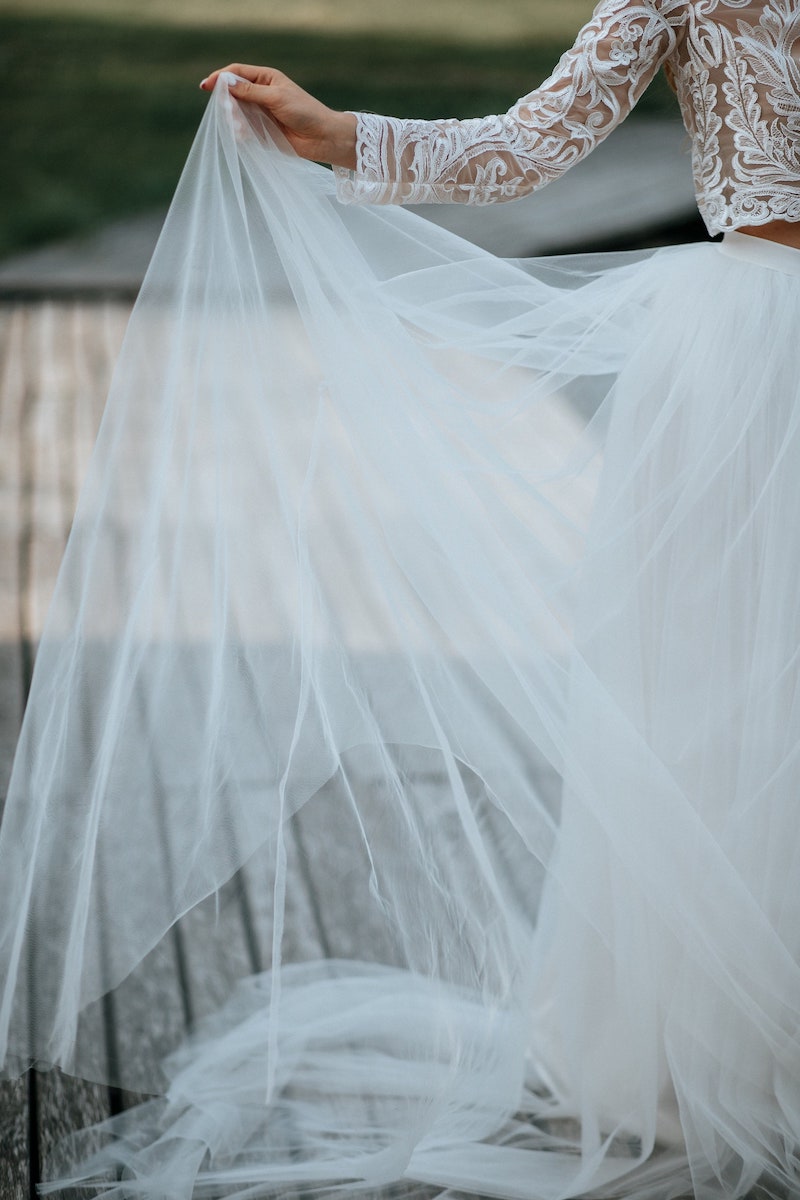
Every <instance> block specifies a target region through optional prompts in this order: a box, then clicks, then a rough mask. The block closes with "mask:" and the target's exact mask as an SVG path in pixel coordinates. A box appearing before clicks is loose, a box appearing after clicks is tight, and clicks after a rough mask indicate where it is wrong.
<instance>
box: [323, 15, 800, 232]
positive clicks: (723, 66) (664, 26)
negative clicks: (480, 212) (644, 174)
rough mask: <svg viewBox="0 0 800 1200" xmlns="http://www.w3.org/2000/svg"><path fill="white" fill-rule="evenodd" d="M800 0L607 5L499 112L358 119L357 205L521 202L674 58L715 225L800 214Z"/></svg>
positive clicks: (624, 110) (697, 172) (613, 121)
mask: <svg viewBox="0 0 800 1200" xmlns="http://www.w3.org/2000/svg"><path fill="white" fill-rule="evenodd" d="M799 56H800V5H798V2H797V0H603V2H602V3H600V4H599V5H598V7H597V8H596V9H595V12H594V14H593V16H592V18H591V20H590V21H589V22H588V23H587V24H586V25H585V26H584V28H583V29H582V30H581V32H580V34H579V35H578V38H577V40H576V42H575V45H574V46H573V47H572V48H571V49H570V50H568V51H567V53H566V54H564V55H563V57H562V58H561V60H560V62H559V63H558V65H557V67H556V69H555V71H554V72H553V74H552V75H551V76H550V77H549V78H548V79H547V80H545V82H544V83H543V84H542V85H541V87H539V88H537V89H536V90H535V91H533V92H531V93H530V94H529V95H527V96H524V97H523V98H522V99H521V100H519V101H517V103H516V104H515V105H514V106H513V107H512V108H511V109H509V111H508V112H507V113H505V114H502V115H499V116H489V117H481V118H476V119H473V120H466V121H459V120H456V119H446V120H439V121H417V120H400V119H397V118H393V117H380V116H375V115H374V114H370V113H359V114H358V131H357V169H356V171H355V172H348V171H344V170H342V169H339V168H337V171H336V174H337V181H338V190H339V197H340V199H342V200H343V201H345V202H350V203H382V204H389V203H395V204H403V203H425V202H439V203H441V202H444V201H455V202H462V203H466V204H489V203H494V202H497V201H504V200H514V199H517V198H518V197H520V196H523V195H525V194H526V193H528V192H532V191H535V190H536V189H537V188H540V187H543V186H544V185H545V184H546V183H548V182H550V180H553V179H556V178H558V176H559V175H562V174H563V173H564V172H565V171H566V170H567V169H568V168H569V167H571V166H573V165H574V164H575V163H577V162H579V161H580V160H581V159H582V158H585V157H586V155H587V154H589V153H590V152H591V151H592V150H593V149H594V147H595V146H596V145H598V143H599V142H601V141H602V140H603V139H604V138H605V137H606V136H607V135H608V134H609V133H611V131H612V130H613V129H614V128H616V126H617V125H618V124H619V123H620V122H621V121H622V120H623V119H624V118H625V117H626V116H627V114H628V113H629V112H630V110H631V109H632V108H633V106H634V105H635V104H636V102H637V100H638V99H639V97H640V96H641V94H642V92H643V91H644V90H645V88H646V87H647V86H648V84H649V83H650V81H651V80H652V79H653V77H654V76H655V74H656V73H657V71H658V69H659V67H661V66H662V65H665V66H666V67H667V69H668V71H669V74H670V76H671V78H672V80H673V81H674V84H675V87H676V90H677V93H678V98H679V101H680V105H681V111H682V114H683V119H684V123H685V124H686V128H687V129H688V131H689V133H690V135H691V138H692V162H693V171H694V179H695V190H696V194H697V200H698V204H699V207H700V211H701V213H702V214H703V217H704V219H705V222H706V225H707V226H708V229H709V231H710V232H711V233H718V232H721V231H722V230H725V229H735V228H737V227H739V226H741V225H748V224H751V225H754V224H764V223H765V222H767V221H770V220H773V219H775V218H778V217H782V218H784V219H788V220H800V57H799Z"/></svg>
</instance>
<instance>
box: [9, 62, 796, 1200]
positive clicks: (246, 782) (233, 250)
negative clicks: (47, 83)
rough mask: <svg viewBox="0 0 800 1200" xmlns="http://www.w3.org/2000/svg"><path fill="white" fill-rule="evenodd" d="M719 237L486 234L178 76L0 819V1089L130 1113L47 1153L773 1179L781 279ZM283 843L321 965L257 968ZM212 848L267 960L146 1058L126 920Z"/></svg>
mask: <svg viewBox="0 0 800 1200" xmlns="http://www.w3.org/2000/svg"><path fill="white" fill-rule="evenodd" d="M223 82H224V81H223ZM754 242H755V239H741V238H740V239H739V243H736V241H735V240H734V242H733V243H729V244H728V245H727V247H723V248H722V249H721V248H720V247H718V246H715V245H710V244H709V245H701V246H687V247H681V248H677V249H675V250H665V251H658V252H655V253H652V252H648V253H642V254H633V255H630V254H623V255H616V256H613V257H609V256H603V257H602V258H593V257H570V258H563V259H550V260H539V261H536V260H533V261H530V262H512V261H501V260H497V259H494V258H492V257H491V256H489V255H487V254H485V253H483V252H482V251H480V250H478V249H476V248H475V247H473V246H471V245H468V244H467V243H464V242H462V241H461V240H459V239H458V238H456V237H454V236H452V235H450V234H448V233H446V232H445V231H443V230H441V229H438V228H435V227H433V226H431V225H429V224H427V223H426V222H424V221H423V220H422V219H420V218H418V217H416V216H415V215H413V214H410V213H408V212H405V211H403V210H400V209H393V210H387V209H377V210H367V209H361V208H342V207H340V206H339V205H338V204H337V202H336V199H335V187H334V181H333V178H332V176H331V174H330V172H328V171H326V170H324V169H322V168H319V167H315V166H312V165H309V164H306V163H302V162H300V161H298V160H297V159H296V158H295V157H294V156H293V155H292V154H291V153H290V152H289V151H288V148H287V147H286V146H285V144H283V142H282V140H281V138H280V136H279V134H278V133H277V132H276V131H275V130H274V128H273V127H271V126H270V125H269V123H268V122H267V121H266V120H265V118H264V117H263V116H262V115H260V114H259V113H258V112H257V111H251V110H250V109H249V108H247V107H240V106H238V105H237V104H236V103H235V102H234V101H233V100H232V99H231V98H230V96H229V94H228V92H227V89H226V88H225V87H224V86H222V87H218V88H217V90H216V92H215V94H214V97H213V99H212V101H211V102H210V105H209V110H208V113H207V115H206V117H205V119H204V122H203V125H202V127H201V130H200V133H199V135H198V138H197V140H196V143H195V145H194V147H193V150H192V152H191V156H190V159H189V162H188V164H187V167H186V170H185V173H184V175H183V178H182V180H181V183H180V186H179V189H178V192H177V195H176V198H175V201H174V204H173V206H172V209H171V211H170V214H169V217H168V219H167V222H166V225H165V228H164V231H163V233H162V236H161V240H160V242H159V245H158V247H157V250H156V253H155V256H154V259H153V262H152V265H151V268H150V270H149V273H148V276H147V279H146V281H145V285H144V287H143V290H142V293H141V296H140V298H139V301H138V302H137V305H136V308H135V310H134V313H133V316H132V319H131V322H130V326H129V329H128V332H127V335H126V339H125V343H124V345H123V349H122V353H121V357H120V361H119V365H118V369H117V371H116V374H115V377H114V381H113V384H112V388H111V392H110V396H109V400H108V405H107V410H106V413H105V417H104V420H103V424H102V427H101V430H100V434H99V438H98V443H97V447H96V451H95V454H94V458H93V461H92V464H91V468H90V472H89V477H88V479H87V482H86V485H85V488H84V491H83V494H82V496H81V500H80V504H79V508H78V512H77V514H76V518H75V522H74V526H73V530H72V534H71V538H70V541H69V545H68V548H67V552H66V556H65V559H64V563H63V567H62V570H61V573H60V577H59V581H58V585H57V591H56V596H55V599H54V602H53V607H52V610H51V612H50V616H49V619H48V624H47V627H46V630H45V634H44V637H43V640H42V644H41V646H40V649H39V653H38V658H37V664H36V671H35V677H34V682H33V689H32V693H31V697H30V703H29V707H28V711H27V714H26V720H25V725H24V729H23V734H22V738H21V742H20V746H19V750H18V755H17V759H16V765H15V770H14V775H13V779H12V783H11V790H10V794H9V798H8V803H7V807H6V813H5V819H4V822H3V826H2V831H1V832H0V979H2V981H3V983H2V987H3V990H2V994H1V1003H0V1045H1V1046H3V1047H4V1048H5V1063H6V1069H7V1070H8V1071H10V1072H11V1073H13V1072H14V1071H16V1070H20V1069H22V1068H23V1067H24V1066H25V1065H26V1064H27V1063H28V1062H29V1061H35V1062H38V1063H40V1064H43V1065H47V1064H58V1065H60V1066H62V1067H63V1068H65V1069H66V1070H68V1071H72V1072H75V1073H77V1074H81V1075H84V1076H86V1077H87V1078H90V1079H92V1078H93V1079H101V1080H104V1079H110V1080H112V1081H113V1082H115V1083H121V1084H123V1085H126V1086H129V1087H133V1088H137V1089H140V1090H149V1091H152V1092H158V1093H160V1092H166V1097H165V1098H164V1099H158V1100H153V1101H151V1102H150V1103H148V1104H145V1105H144V1106H143V1107H141V1108H139V1109H134V1110H133V1111H132V1112H130V1113H128V1114H125V1115H124V1116H123V1117H121V1118H118V1119H116V1120H115V1121H114V1122H112V1124H111V1125H110V1126H109V1128H108V1132H109V1134H113V1137H110V1139H109V1143H108V1145H107V1146H106V1148H105V1149H103V1150H101V1151H100V1152H99V1153H98V1154H97V1155H96V1156H95V1157H94V1158H93V1159H92V1160H91V1161H87V1160H86V1153H87V1150H86V1146H87V1145H88V1143H84V1142H82V1141H81V1140H80V1139H78V1142H77V1143H76V1146H75V1147H74V1148H73V1151H72V1155H73V1159H74V1163H75V1165H74V1167H73V1168H72V1173H71V1175H70V1178H71V1179H73V1180H76V1179H79V1178H80V1179H84V1180H85V1179H88V1178H92V1179H107V1178H108V1176H107V1174H106V1172H107V1170H108V1168H109V1166H110V1165H116V1166H117V1167H120V1168H121V1171H122V1174H121V1176H120V1181H119V1182H117V1183H114V1182H113V1181H112V1182H110V1183H107V1186H106V1189H105V1190H104V1189H103V1188H102V1187H101V1188H100V1191H101V1192H102V1194H108V1195H114V1196H117V1197H122V1196H135V1195H140V1196H148V1197H156V1196H157V1197H167V1196H168V1197H170V1198H171V1200H174V1198H176V1197H186V1198H187V1200H188V1197H190V1196H191V1195H192V1194H193V1192H194V1194H195V1195H199V1196H203V1195H225V1196H235V1197H242V1198H243V1197H245V1196H248V1197H250V1196H256V1195H263V1196H268V1195H282V1196H286V1195H287V1194H290V1193H291V1191H292V1189H293V1188H296V1189H297V1191H298V1194H302V1195H303V1196H306V1197H313V1196H316V1195H322V1194H334V1195H335V1194H343V1195H344V1194H346V1195H353V1194H357V1193H358V1192H359V1191H365V1190H369V1189H376V1188H382V1187H383V1186H385V1185H389V1184H395V1185H398V1188H399V1190H395V1191H394V1192H393V1195H401V1194H407V1195H414V1194H417V1193H419V1194H423V1190H424V1188H428V1189H431V1190H432V1191H433V1193H434V1194H439V1193H441V1194H442V1195H454V1194H455V1190H459V1189H460V1190H462V1191H466V1192H469V1193H473V1194H481V1195H486V1196H489V1195H491V1196H499V1197H506V1198H507V1200H512V1198H514V1197H525V1198H526V1200H534V1198H536V1200H555V1198H556V1197H566V1196H578V1195H584V1194H587V1193H589V1192H591V1194H596V1195H599V1196H609V1197H610V1196H629V1197H638V1198H641V1200H644V1198H645V1197H653V1198H656V1197H660V1198H662V1200H666V1198H667V1197H672V1196H678V1195H681V1194H682V1193H684V1192H688V1191H690V1190H691V1189H694V1194H695V1195H696V1196H700V1197H705V1196H719V1195H728V1196H743V1195H745V1194H746V1192H747V1191H748V1190H749V1189H750V1188H751V1187H752V1186H753V1185H754V1184H755V1183H756V1181H757V1180H758V1179H759V1177H761V1176H764V1175H765V1173H766V1175H765V1178H766V1186H767V1191H768V1193H774V1194H779V1192H780V1188H781V1187H788V1188H790V1189H791V1187H792V1186H796V1184H797V1175H796V1170H797V1167H796V1153H797V1143H798V1133H799V1132H800V1101H799V1100H798V1095H797V1088H796V1081H797V1078H798V1076H799V1075H800V1048H799V1047H798V1030H797V996H798V994H800V966H799V965H798V957H799V955H800V911H798V910H799V908H800V905H799V903H798V896H797V888H796V886H795V883H794V881H795V880H796V877H797V867H798V854H799V851H800V846H799V844H798V831H797V830H798V826H797V820H796V786H795V784H796V778H797V755H798V729H799V726H798V720H799V719H800V698H798V694H797V678H798V673H797V647H798V645H800V600H799V599H798V590H797V587H796V577H797V562H796V558H797V556H796V553H795V550H794V546H795V544H796V530H797V528H798V527H799V526H800V490H798V487H797V476H798V461H800V428H799V427H798V425H799V421H798V418H799V416H800V407H799V406H798V401H800V395H798V380H799V379H800V371H799V370H798V366H800V363H799V362H798V351H797V339H796V331H797V328H798V327H800V324H799V323H800V278H798V275H797V273H793V270H792V269H793V268H794V266H795V263H796V261H797V257H798V256H797V255H796V254H795V253H794V252H792V251H788V250H786V251H780V250H779V251H777V258H778V261H777V262H775V263H772V262H770V261H769V260H768V257H767V252H766V251H765V252H764V254H761V253H760V250H759V249H755V250H754V249H753V243H754ZM741 243H746V251H745V252H741V253H739V254H737V253H736V246H737V244H739V245H740V248H741ZM770 251H771V252H773V253H774V252H775V247H771V248H770ZM748 254H749V255H750V258H752V259H753V261H750V259H748ZM554 784H555V786H554ZM301 820H306V821H310V826H309V828H310V830H311V831H312V836H313V831H314V830H315V829H316V830H319V831H320V832H319V834H318V836H320V837H321V838H323V839H325V838H328V837H329V836H331V835H330V831H332V830H338V831H340V833H341V831H345V833H344V842H343V845H344V853H345V854H346V855H347V857H348V869H347V892H348V894H347V896H346V903H347V904H349V905H350V907H351V911H352V912H353V913H354V914H356V913H357V914H358V927H359V928H360V929H369V930H370V931H371V933H370V936H369V938H367V939H363V940H362V941H359V943H358V944H356V945H354V946H353V948H352V953H351V954H350V955H349V957H348V958H347V959H341V958H340V959H337V960H319V961H302V960H303V954H302V951H301V950H297V949H296V948H293V944H292V937H291V929H292V921H293V920H295V921H296V917H293V916H292V912H293V908H292V906H293V902H294V897H295V895H296V894H297V892H298V890H299V888H300V883H301V881H300V875H301V873H302V869H303V864H302V862H298V859H297V856H296V855H295V854H294V853H293V851H292V850H291V847H290V843H291V838H292V831H293V829H294V827H295V825H296V824H297V822H298V821H301ZM326 831H328V832H327V833H326ZM332 844H333V843H332V842H331V845H332ZM331 853H333V851H332V850H331ZM243 866H245V867H246V868H247V869H249V870H251V872H252V873H253V875H254V877H255V878H257V880H258V881H259V888H260V892H259V895H260V896H261V898H262V900H263V903H262V904H261V905H260V907H259V909H258V911H257V912H256V913H254V920H255V921H256V923H257V925H258V934H259V937H260V938H261V943H262V945H263V946H265V947H266V948H267V958H268V959H269V963H268V965H269V966H270V969H269V970H267V971H262V972H260V973H257V974H255V975H252V974H249V973H248V972H246V971H243V972H241V973H242V974H243V975H249V977H246V978H242V979H238V980H237V979H236V978H235V977H233V975H231V974H229V973H227V972H224V971H222V970H217V971H214V970H212V969H211V967H209V971H208V974H207V977H206V982H205V992H204V993H203V994H202V995H199V996H198V997H197V998H196V1000H197V1003H196V1015H198V1017H202V1014H203V1013H206V1014H207V1015H206V1016H205V1017H202V1019H199V1020H198V1022H197V1030H196V1032H195V1034H194V1036H193V1038H192V1039H191V1040H190V1041H189V1042H188V1043H185V1044H184V1045H182V1046H181V1047H177V1048H173V1053H172V1054H171V1056H170V1057H168V1058H167V1060H166V1063H164V1062H163V1061H162V1057H163V1054H162V1052H163V1051H164V1049H170V1046H169V1044H168V1039H165V1038H159V1037H157V1036H156V1032H157V1026H158V1020H157V1015H156V1014H157V1012H158V1005H159V995H160V992H159V989H160V988H161V987H162V986H163V969H164V961H165V955H164V953H163V950H164V947H165V945H166V942H167V938H168V931H169V930H170V928H171V927H172V926H174V924H175V922H176V921H178V919H179V918H181V917H182V916H183V914H187V913H191V912H193V911H194V910H195V909H196V906H198V905H200V904H201V902H203V901H204V900H205V899H206V898H207V897H212V903H213V895H214V893H215V892H217V891H218V890H219V889H222V888H223V887H224V885H225V884H226V881H228V880H229V879H230V878H231V877H232V876H233V874H234V873H235V872H236V871H237V870H238V869H239V868H240V867H243ZM197 911H199V909H198V910H197ZM354 922H355V917H354ZM204 928H205V937H206V938H207V942H208V946H209V963H210V964H211V963H213V962H215V961H216V960H215V959H214V956H213V954H212V953H211V951H212V946H213V943H214V939H215V937H217V936H222V935H221V932H220V931H221V929H222V926H221V925H220V926H219V927H216V926H215V923H214V922H213V921H211V922H210V923H208V924H207V925H206V926H205V927H204ZM132 990H133V991H137V993H138V994H139V995H140V996H144V997H146V998H147V997H149V998H150V999H149V1000H148V1004H149V1006H150V1010H151V1011H152V1013H153V1019H152V1034H153V1036H152V1037H151V1038H150V1039H149V1040H148V1038H147V1037H146V1036H145V1037H142V1038H141V1039H139V1041H138V1042H137V1046H136V1053H135V1054H133V1055H130V1056H127V1057H125V1058H122V1059H120V1058H119V1057H115V1056H113V1055H111V1054H109V1052H108V1047H107V1046H106V1045H104V1044H103V1042H102V1040H100V1039H98V1038H97V1037H96V1036H94V1035H93V1029H94V1025H93V1021H95V1019H96V1017H97V1013H98V1008H99V1006H101V1005H102V1003H103V1001H102V999H101V998H102V997H103V996H104V994H106V993H111V994H112V995H113V997H114V998H118V997H120V996H122V997H124V996H125V995H126V994H129V993H130V992H131V991H132ZM95 1133H96V1131H95ZM398 1181H399V1182H398ZM62 1182H63V1181H62ZM424 1194H431V1192H430V1191H427V1192H425V1193H424Z"/></svg>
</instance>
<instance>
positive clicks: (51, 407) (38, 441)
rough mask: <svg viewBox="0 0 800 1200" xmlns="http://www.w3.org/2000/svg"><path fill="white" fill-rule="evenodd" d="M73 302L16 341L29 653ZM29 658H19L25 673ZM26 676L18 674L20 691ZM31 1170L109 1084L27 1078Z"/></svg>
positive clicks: (62, 461) (102, 1110)
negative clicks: (22, 382)
mask: <svg viewBox="0 0 800 1200" xmlns="http://www.w3.org/2000/svg"><path fill="white" fill-rule="evenodd" d="M70 309H71V306H70V305H56V304H51V303H45V304H43V305H39V306H36V307H31V309H29V311H28V314H27V322H26V333H27V337H26V339H25V343H24V345H23V347H22V362H23V370H24V374H25V379H26V411H25V414H24V418H25V419H24V437H23V444H24V452H23V461H22V470H23V479H22V489H21V490H22V495H23V497H24V508H25V511H24V512H23V514H22V521H21V525H20V533H19V536H20V543H21V546H20V549H21V552H20V555H19V559H20V576H19V580H18V584H19V589H20V597H21V605H20V629H19V637H20V642H21V645H22V646H23V648H24V647H28V648H29V652H28V657H29V658H30V659H31V663H30V665H32V658H33V655H34V654H35V647H36V644H37V642H38V639H39V636H40V634H41V628H42V623H43V620H44V615H45V613H46V611H47V607H48V605H49V601H50V597H51V595H52V591H53V587H54V584H55V576H56V573H57V570H58V565H59V563H60V560H61V556H62V554H63V549H64V545H65V542H66V538H67V534H68V531H69V527H70V523H71V520H72V515H73V511H74V503H75V495H76V488H77V481H76V480H75V479H74V478H73V476H72V473H71V470H70V467H71V459H72V455H71V448H72V447H71V444H72V437H73V430H72V422H73V419H74V415H75V410H76V405H78V404H79V403H80V401H81V396H80V395H78V394H76V393H75V389H74V386H73V385H74V380H73V378H72V373H71V369H70V368H71V345H70V336H71V312H70ZM30 665H28V664H24V671H25V675H26V676H27V675H29V671H30ZM29 684H30V679H29V678H25V679H24V686H25V691H26V693H27V689H28V687H29ZM31 1082H32V1093H31V1100H32V1103H33V1105H35V1108H34V1107H32V1109H31V1112H30V1118H31V1147H30V1150H31V1156H32V1170H31V1176H32V1179H33V1180H34V1182H38V1181H39V1179H40V1178H45V1179H46V1178H50V1177H52V1176H54V1175H58V1174H59V1173H60V1171H61V1169H62V1168H63V1167H64V1166H65V1160H64V1157H63V1155H62V1152H61V1150H60V1148H59V1143H60V1142H61V1140H62V1139H63V1138H64V1137H66V1136H67V1135H68V1134H71V1133H72V1132H73V1131H74V1130H75V1129H76V1128H79V1127H82V1126H84V1125H89V1124H93V1123H94V1122H96V1121H100V1120H103V1119H105V1118H106V1117H107V1116H108V1115H109V1113H110V1106H109V1095H108V1088H107V1087H105V1086H101V1085H96V1084H90V1083H86V1082H85V1081H79V1080H75V1079H70V1078H69V1077H67V1076H64V1075H62V1074H61V1073H60V1072H58V1071H53V1072H48V1073H47V1074H37V1075H36V1076H35V1077H34V1078H33V1079H32V1081H31Z"/></svg>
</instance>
